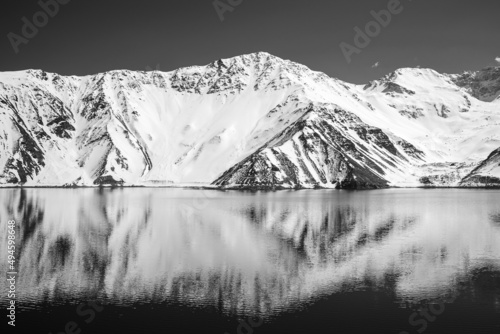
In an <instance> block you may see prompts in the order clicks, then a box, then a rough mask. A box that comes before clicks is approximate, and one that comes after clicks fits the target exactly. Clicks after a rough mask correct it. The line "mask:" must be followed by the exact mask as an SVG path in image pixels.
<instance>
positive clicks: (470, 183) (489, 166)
mask: <svg viewBox="0 0 500 334" xmlns="http://www.w3.org/2000/svg"><path fill="white" fill-rule="evenodd" d="M499 168H500V148H498V149H496V150H495V151H493V152H491V154H490V155H489V156H488V158H487V159H486V160H484V161H483V162H481V163H480V164H479V166H478V167H477V168H476V169H474V170H473V171H472V172H471V173H470V174H469V175H467V176H466V177H464V178H463V180H462V181H461V182H460V185H461V186H463V187H487V188H488V187H492V188H498V187H500V178H498V177H496V176H492V175H490V174H491V171H492V170H495V169H499Z"/></svg>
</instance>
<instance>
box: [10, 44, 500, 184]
mask: <svg viewBox="0 0 500 334" xmlns="http://www.w3.org/2000/svg"><path fill="white" fill-rule="evenodd" d="M209 185H211V186H212V187H221V188H251V189H271V188H273V189H274V188H346V189H364V188H384V187H499V186H500V67H488V68H485V69H483V70H480V71H473V72H472V71H469V72H464V73H462V74H441V73H438V72H436V71H434V70H432V69H423V68H403V69H399V70H396V71H395V72H393V73H390V74H388V75H386V76H384V77H382V78H381V79H379V80H374V81H372V82H369V83H368V84H366V85H356V84H350V83H346V82H343V81H341V80H338V79H335V78H331V77H329V76H327V75H326V74H324V73H321V72H316V71H313V70H311V69H309V68H307V67H306V66H303V65H300V64H297V63H294V62H292V61H288V60H283V59H280V58H278V57H275V56H272V55H270V54H268V53H265V52H259V53H253V54H249V55H243V56H239V57H234V58H230V59H221V60H217V61H215V62H213V63H211V64H209V65H206V66H193V67H187V68H181V69H178V70H175V71H172V72H160V71H150V72H140V71H128V70H119V71H110V72H106V73H100V74H96V75H89V76H82V77H78V76H62V75H58V74H54V73H47V72H44V71H42V70H26V71H18V72H0V186H3V187H6V186H9V187H12V186H55V187H59V186H60V187H62V186H64V187H76V186H209Z"/></svg>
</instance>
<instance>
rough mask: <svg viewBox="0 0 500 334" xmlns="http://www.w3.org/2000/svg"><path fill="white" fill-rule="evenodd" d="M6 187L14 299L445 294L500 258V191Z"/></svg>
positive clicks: (240, 304) (245, 304) (234, 299)
mask: <svg viewBox="0 0 500 334" xmlns="http://www.w3.org/2000/svg"><path fill="white" fill-rule="evenodd" d="M1 196H2V197H1V202H0V204H1V205H0V214H1V217H2V221H1V224H6V223H7V219H5V218H4V217H8V218H9V219H10V218H11V217H15V219H16V221H17V222H18V227H19V231H18V240H17V243H18V248H19V253H18V256H19V259H20V260H19V263H20V268H19V271H20V273H22V275H20V277H19V282H18V287H19V289H18V290H19V291H20V293H19V295H18V298H19V300H20V301H21V302H23V301H25V302H26V303H28V304H29V303H34V304H36V303H37V302H41V301H49V302H57V301H59V300H64V299H71V298H77V299H78V298H82V299H86V300H88V299H89V298H98V299H101V300H106V301H108V302H112V303H117V304H127V303H132V302H136V301H144V302H151V301H152V302H162V301H168V300H174V301H176V302H182V303H187V304H189V305H199V304H204V305H207V304H209V305H214V306H216V307H219V308H220V309H222V310H223V311H224V312H228V313H239V314H253V313H260V314H271V313H275V312H279V311H280V310H284V309H286V310H288V309H291V308H295V307H300V306H301V305H302V304H304V303H307V302H310V301H313V300H315V299H317V298H318V297H321V296H324V295H331V294H334V293H336V292H340V291H352V290H363V289H371V290H374V289H375V290H376V289H379V290H384V289H385V290H387V291H388V293H391V294H393V295H394V298H395V299H398V300H401V301H408V300H411V301H415V300H419V299H424V298H426V299H433V298H445V297H446V296H449V295H451V294H453V293H454V290H455V289H456V288H457V282H459V281H460V280H461V279H463V278H464V277H467V276H468V275H470V274H471V273H472V272H474V270H477V269H480V268H490V269H491V270H500V224H499V219H498V217H500V207H499V204H498V203H500V191H496V190H488V191H486V190H463V189H462V190H454V189H446V190H415V189H413V190H401V189H400V190H380V191H359V192H349V191H333V190H332V191H330V190H328V191H327V190H325V191H323V190H311V191H283V192H256V193H255V192H235V191H229V192H222V191H209V193H208V196H207V191H200V190H185V189H143V188H134V189H107V190H98V189H24V190H21V189H8V190H7V189H4V190H1ZM200 203H202V204H204V205H200ZM2 228H4V227H2ZM5 242H6V240H4V239H2V241H1V243H2V244H1V245H0V249H1V250H2V251H1V252H5V250H6V248H7V247H6V245H5ZM2 266H5V263H4V261H2ZM1 270H2V271H4V272H5V271H6V268H5V267H2V268H1ZM4 284H5V283H4V282H3V281H2V285H4ZM1 288H2V289H3V288H4V287H3V286H2V287H1ZM494 298H496V299H498V296H497V297H494ZM494 303H495V304H496V305H498V303H499V301H498V300H495V301H494Z"/></svg>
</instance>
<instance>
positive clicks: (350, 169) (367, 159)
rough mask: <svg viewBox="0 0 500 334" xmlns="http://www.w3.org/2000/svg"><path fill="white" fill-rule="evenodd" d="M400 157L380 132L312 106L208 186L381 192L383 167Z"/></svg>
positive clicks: (338, 112) (342, 114)
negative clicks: (373, 152) (373, 151)
mask: <svg viewBox="0 0 500 334" xmlns="http://www.w3.org/2000/svg"><path fill="white" fill-rule="evenodd" d="M351 131H354V132H355V133H356V134H357V137H352V134H351ZM368 147H376V150H377V151H379V152H381V153H380V156H379V158H380V159H377V160H375V159H373V157H372V155H370V154H368V151H369V150H370V149H369V148H368ZM405 159H406V158H404V157H403V155H402V153H401V151H400V150H398V149H397V148H396V146H395V143H393V142H392V141H391V139H390V138H389V137H388V136H387V135H386V134H385V133H384V132H383V131H382V130H380V129H378V128H374V127H370V126H368V125H366V124H364V123H363V122H362V121H361V120H360V119H359V118H358V117H357V116H355V115H354V114H352V113H349V112H347V111H345V110H342V109H339V108H335V107H333V106H331V107H330V108H329V107H316V106H312V107H310V110H309V112H308V113H307V114H306V115H305V116H304V117H302V118H301V119H300V120H298V121H297V122H296V123H295V124H294V125H293V126H291V127H290V128H288V129H287V130H286V131H284V132H283V133H281V134H279V135H278V136H276V137H275V138H274V139H273V140H271V141H270V142H269V143H267V144H266V145H264V146H263V147H261V148H260V149H259V150H258V152H256V153H255V154H252V155H251V156H250V157H248V158H247V159H245V160H244V161H242V162H240V163H238V164H237V165H235V166H233V167H232V168H231V169H229V170H228V171H226V172H225V173H224V174H223V175H222V176H221V177H220V178H219V179H217V180H216V181H215V182H214V183H213V184H214V185H218V186H224V187H230V188H263V187H276V188H302V187H307V186H311V185H313V186H315V187H334V188H342V189H369V188H383V187H387V186H388V181H387V180H386V179H385V178H384V176H385V171H384V170H385V168H386V167H387V166H392V167H395V166H396V162H397V163H398V164H399V163H401V161H404V160H405Z"/></svg>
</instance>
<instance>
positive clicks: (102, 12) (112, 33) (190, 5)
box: [0, 0, 500, 83]
mask: <svg viewBox="0 0 500 334" xmlns="http://www.w3.org/2000/svg"><path fill="white" fill-rule="evenodd" d="M42 1H53V0H42ZM61 1H62V0H61ZM66 1H67V0H66ZM219 1H220V2H222V3H229V2H231V1H232V2H233V3H238V2H239V0H219ZM213 2H214V1H213V0H140V1H126V0H71V1H69V3H68V4H65V5H61V6H60V9H59V13H57V14H56V15H55V16H54V17H52V18H49V20H48V22H47V23H46V25H43V22H42V24H41V25H42V27H41V28H39V31H38V33H37V34H36V36H34V37H33V38H31V39H27V44H21V45H19V53H17V54H16V53H15V52H14V49H13V47H12V45H11V42H10V41H9V38H8V34H9V33H10V32H12V33H14V34H18V35H20V36H22V32H21V30H22V27H23V24H24V23H23V22H22V18H23V17H26V18H27V19H28V20H29V21H30V22H33V15H34V14H36V13H37V12H38V11H40V10H41V7H40V5H39V4H38V0H34V1H32V0H4V1H3V3H2V9H1V11H0V34H1V35H2V37H1V39H0V40H1V44H0V50H1V52H0V71H11V70H21V69H28V68H37V69H38V68H39V69H43V70H46V71H49V72H57V73H60V74H66V75H68V74H76V75H86V74H94V73H98V72H103V71H108V70H113V69H131V70H146V69H147V68H153V69H154V68H157V66H158V65H159V69H161V70H162V71H169V70H173V69H176V68H179V67H183V66H190V65H205V64H208V63H210V62H212V61H213V60H216V59H219V58H228V57H232V56H237V55H241V54H246V53H251V52H257V51H267V52H269V53H271V54H274V55H276V56H279V57H281V58H285V59H291V60H293V61H296V62H299V63H302V64H304V65H306V66H308V67H310V68H312V69H314V70H318V71H323V72H325V73H327V74H328V75H330V76H333V77H337V78H340V79H342V80H345V81H349V82H355V83H365V82H367V81H369V80H372V79H375V78H379V77H380V76H382V75H384V74H386V73H388V72H390V71H393V70H395V69H397V68H400V67H416V66H421V67H430V68H433V69H436V70H437V71H440V72H447V73H459V72H461V71H463V70H476V69H480V68H483V67H486V66H491V65H499V63H496V62H495V58H496V57H500V1H499V0H470V1H469V0H463V1H460V0H432V1H431V0H401V6H402V8H403V10H402V12H401V13H399V14H395V15H392V20H391V22H390V23H389V25H388V26H387V27H383V28H382V29H381V31H380V33H379V34H378V35H376V36H375V37H373V38H372V40H371V41H370V43H369V45H368V46H366V47H365V48H364V49H360V50H361V52H360V53H359V54H354V55H353V56H352V61H351V63H350V64H348V63H347V61H346V60H345V58H344V55H343V54H342V51H341V49H340V47H339V45H340V43H341V42H346V43H349V44H351V45H353V44H354V41H353V40H354V35H355V32H354V30H353V29H354V27H355V26H359V27H360V28H362V29H363V30H364V27H365V25H366V24H367V23H368V22H370V21H371V20H373V18H372V16H371V14H370V11H372V10H375V11H379V10H382V9H386V8H387V6H388V3H389V2H390V0H363V1H355V0H242V1H241V4H240V5H237V6H236V7H235V8H234V10H233V11H232V12H229V11H228V12H226V13H224V21H221V20H220V19H219V16H218V14H217V12H216V10H215V9H214V5H213ZM377 62H378V63H379V66H378V67H372V65H374V64H375V63H377Z"/></svg>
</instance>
